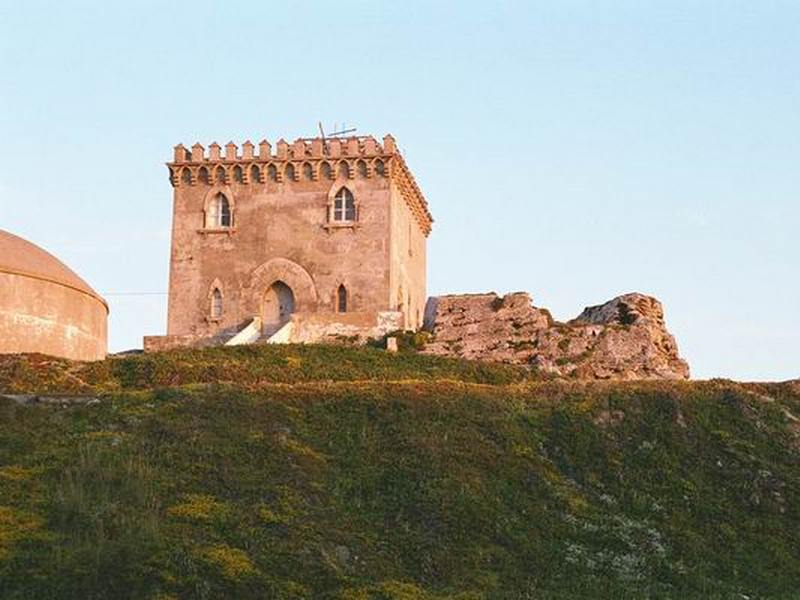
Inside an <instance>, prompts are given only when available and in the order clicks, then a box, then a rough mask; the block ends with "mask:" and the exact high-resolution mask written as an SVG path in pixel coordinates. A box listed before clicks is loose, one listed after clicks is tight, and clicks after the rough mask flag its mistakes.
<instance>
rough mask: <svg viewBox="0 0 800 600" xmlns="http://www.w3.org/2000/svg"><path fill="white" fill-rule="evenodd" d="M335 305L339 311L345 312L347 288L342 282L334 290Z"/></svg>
mask: <svg viewBox="0 0 800 600" xmlns="http://www.w3.org/2000/svg"><path fill="white" fill-rule="evenodd" d="M336 307H337V310H338V311H339V312H340V313H343V312H347V288H345V287H344V284H342V285H340V286H339V289H338V290H337V292H336Z"/></svg>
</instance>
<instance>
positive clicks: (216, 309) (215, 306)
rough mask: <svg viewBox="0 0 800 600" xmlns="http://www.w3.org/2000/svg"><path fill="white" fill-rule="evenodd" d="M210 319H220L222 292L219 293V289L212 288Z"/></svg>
mask: <svg viewBox="0 0 800 600" xmlns="http://www.w3.org/2000/svg"><path fill="white" fill-rule="evenodd" d="M211 318H212V319H220V318H222V292H220V291H219V288H214V291H213V292H211Z"/></svg>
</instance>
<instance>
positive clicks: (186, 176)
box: [181, 169, 192, 185]
mask: <svg viewBox="0 0 800 600" xmlns="http://www.w3.org/2000/svg"><path fill="white" fill-rule="evenodd" d="M181 181H182V182H183V183H185V184H187V185H188V184H190V183H192V172H191V170H189V169H182V170H181Z"/></svg>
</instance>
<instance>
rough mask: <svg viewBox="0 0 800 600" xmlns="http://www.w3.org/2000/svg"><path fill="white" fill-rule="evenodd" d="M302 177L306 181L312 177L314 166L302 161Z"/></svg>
mask: <svg viewBox="0 0 800 600" xmlns="http://www.w3.org/2000/svg"><path fill="white" fill-rule="evenodd" d="M303 179H305V180H306V181H311V180H312V179H314V168H313V167H312V166H311V164H310V163H303Z"/></svg>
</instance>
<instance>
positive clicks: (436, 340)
mask: <svg viewBox="0 0 800 600" xmlns="http://www.w3.org/2000/svg"><path fill="white" fill-rule="evenodd" d="M425 322H426V329H428V331H430V332H431V333H432V334H433V336H432V339H431V341H430V342H429V343H428V344H427V345H426V347H425V350H424V352H427V353H430V354H438V355H444V356H458V357H462V358H469V359H477V360H489V361H496V362H507V363H514V364H525V365H529V366H531V367H533V368H536V369H538V370H540V371H541V372H544V373H551V374H554V375H559V376H568V377H575V378H578V379H688V377H689V366H688V365H687V364H686V362H685V361H684V360H683V359H681V358H680V356H679V355H678V346H677V344H676V343H675V338H674V337H673V336H672V335H671V334H670V333H669V332H668V331H667V328H666V325H665V324H664V310H663V308H662V306H661V303H660V302H659V301H658V300H656V299H655V298H653V297H651V296H645V295H644V294H637V293H633V294H625V295H624V296H619V297H617V298H614V299H613V300H611V301H609V302H606V303H605V304H601V305H599V306H591V307H588V308H586V309H585V310H584V311H583V312H582V313H581V314H580V315H579V316H578V317H577V318H576V319H573V320H572V321H569V322H568V323H559V322H556V321H554V320H553V318H552V317H551V315H550V312H549V311H548V310H547V309H543V308H537V307H535V306H533V304H532V303H531V299H530V296H529V295H528V294H526V293H522V292H518V293H514V294H508V295H506V296H503V297H500V296H498V295H497V294H495V293H490V294H468V295H454V296H440V297H437V298H431V299H430V300H429V301H428V306H427V308H426V318H425Z"/></svg>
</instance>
